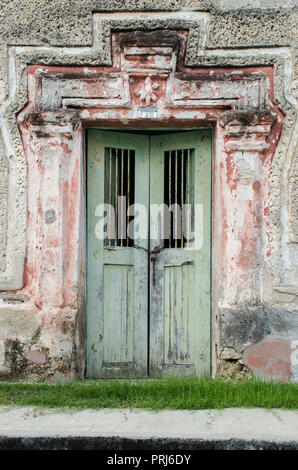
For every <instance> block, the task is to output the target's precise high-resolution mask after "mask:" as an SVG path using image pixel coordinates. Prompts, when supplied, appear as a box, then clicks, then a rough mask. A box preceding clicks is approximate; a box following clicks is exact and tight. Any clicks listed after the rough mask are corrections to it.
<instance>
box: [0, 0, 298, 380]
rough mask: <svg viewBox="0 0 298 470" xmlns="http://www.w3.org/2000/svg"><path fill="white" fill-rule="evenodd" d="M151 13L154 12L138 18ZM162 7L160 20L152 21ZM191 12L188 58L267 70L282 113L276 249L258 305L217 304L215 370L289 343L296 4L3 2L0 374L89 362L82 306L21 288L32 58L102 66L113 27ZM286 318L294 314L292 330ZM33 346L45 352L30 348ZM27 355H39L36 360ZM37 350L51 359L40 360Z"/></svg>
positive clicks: (296, 230) (295, 289)
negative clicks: (19, 117)
mask: <svg viewBox="0 0 298 470" xmlns="http://www.w3.org/2000/svg"><path fill="white" fill-rule="evenodd" d="M256 7H257V8H256ZM148 11H152V15H150V16H149V15H148V13H147V14H146V15H145V14H143V12H148ZM122 12H126V15H127V16H125V15H123V14H122ZM159 12H162V13H161V14H160V16H155V17H154V13H155V14H156V15H158V14H159ZM187 12H201V13H200V15H201V18H202V21H198V26H197V27H193V28H192V31H191V34H190V38H189V44H188V50H187V55H186V62H187V64H188V65H190V66H213V67H221V66H223V67H227V66H230V67H235V66H256V65H265V66H267V65H270V66H273V67H274V99H275V104H276V105H277V106H278V107H279V109H280V110H281V111H282V113H283V114H284V125H283V129H282V134H281V138H280V140H279V143H278V146H277V149H276V151H275V155H274V158H273V163H272V168H271V176H270V194H269V198H270V204H269V205H270V244H271V252H270V256H269V257H268V259H267V261H266V270H265V271H264V273H263V274H262V276H261V278H260V280H261V286H260V291H261V294H260V296H259V297H258V299H257V301H256V302H255V305H248V304H246V303H245V302H242V301H241V302H240V303H238V302H237V301H236V302H235V301H233V302H231V303H230V304H229V302H227V301H226V298H225V300H224V301H223V300H222V299H221V298H220V296H219V297H218V298H217V299H214V302H216V307H217V308H216V310H217V311H216V317H217V320H216V321H215V328H216V331H215V332H214V341H215V343H216V352H215V353H214V361H213V362H214V372H217V373H222V374H223V375H228V376H231V375H232V374H236V375H240V376H241V375H247V374H249V373H250V371H251V370H252V369H251V368H250V369H247V366H246V365H245V364H243V359H242V354H243V351H245V348H247V347H248V346H249V344H250V345H253V344H257V343H258V344H260V343H262V342H264V341H265V342H266V341H268V340H270V339H272V340H275V339H276V338H283V339H287V340H288V339H289V340H295V338H296V336H297V335H296V333H297V315H298V313H297V305H298V301H297V299H298V286H297V278H298V226H297V220H298V219H297V215H298V213H297V210H298V209H297V207H298V181H297V101H296V100H297V83H298V76H297V73H298V72H297V62H298V61H297V57H298V54H297V50H298V49H297V44H295V35H296V36H297V34H295V33H297V28H296V25H297V8H295V2H292V1H291V0H289V1H279V0H278V1H276V2H270V4H269V2H267V1H266V0H259V1H257V2H250V1H247V2H245V1H243V0H241V1H239V0H238V1H237V2H236V1H234V0H229V1H225V2H223V1H222V0H211V1H209V0H201V1H200V0H193V1H191V0H188V1H187V0H185V1H183V0H180V1H179V0H177V1H174V0H165V1H162V0H151V1H150V2H148V1H134V0H131V1H129V0H126V1H125V2H124V1H105V0H102V1H100V0H82V1H80V2H72V1H69V0H62V1H59V2H58V1H57V0H51V1H48V0H47V1H45V0H39V1H37V0H35V1H32V0H31V1H29V0H27V1H25V0H22V1H10V2H7V1H0V23H1V29H0V31H1V32H0V131H1V133H0V169H1V174H0V197H1V200H0V288H1V290H2V294H1V299H0V324H1V325H2V326H1V328H0V341H1V351H2V352H1V354H0V360H1V361H2V362H1V364H0V372H1V373H2V375H3V376H4V377H6V376H10V377H11V376H13V377H18V376H22V377H24V376H25V377H26V376H28V377H37V378H39V377H44V378H55V377H61V376H65V377H67V378H71V377H73V376H74V375H75V374H77V375H80V374H82V373H83V372H82V371H83V369H84V365H83V362H84V354H83V353H82V351H78V350H79V349H80V347H79V346H78V345H77V343H78V342H80V341H77V339H76V338H78V337H83V336H84V324H83V323H82V324H80V321H78V320H77V318H78V314H77V312H78V309H79V308H78V305H77V304H73V305H70V306H68V307H67V308H66V309H65V308H62V309H60V310H59V309H58V310H56V311H55V312H53V314H52V315H51V316H50V320H49V316H47V314H48V312H47V310H41V311H39V312H38V313H37V314H32V308H31V307H32V303H34V302H35V299H33V298H32V297H31V296H30V292H27V291H26V286H24V287H23V272H24V261H25V255H26V204H27V200H26V197H27V186H26V169H27V165H26V160H25V156H24V151H23V145H22V142H21V139H20V134H19V130H18V126H17V123H16V114H17V113H18V112H20V111H21V110H22V108H23V107H24V106H25V105H26V101H27V65H28V64H61V65H71V64H76V65H83V64H90V65H101V64H107V65H108V64H109V63H110V60H111V59H110V57H111V51H110V32H111V27H112V28H114V29H117V28H118V29H121V28H123V27H124V28H128V29H129V28H132V27H137V28H138V29H145V30H146V29H148V28H150V29H154V28H162V27H171V24H172V25H173V27H175V28H177V27H178V26H179V24H180V23H179V22H183V21H184V22H183V25H184V26H185V21H186V20H185V19H184V20H183V18H184V15H185V14H187ZM193 14H194V15H195V13H193ZM119 15H120V16H119ZM121 15H122V16H121ZM175 15H177V16H175ZM179 15H180V16H179ZM151 16H152V17H151ZM150 17H151V18H150ZM179 17H181V20H179ZM181 24H182V23H181ZM132 25H133V26H132ZM214 269H215V271H216V261H215V267H214ZM227 298H228V297H227ZM80 308H82V309H83V307H80ZM285 318H291V320H289V321H288V323H287V326H285V324H284V319H285ZM237 322H240V326H241V325H242V326H243V322H244V324H245V325H246V326H247V329H246V330H245V331H247V334H246V336H245V338H244V339H243V338H242V336H241V335H239V338H238V340H237V341H236V339H235V335H236V336H237V331H238V332H239V329H237V328H238V326H237V325H238V323H237ZM241 322H242V323H241ZM78 324H79V327H78ZM260 325H261V326H260ZM272 325H274V326H272ZM289 325H290V326H289ZM78 328H79V331H78ZM241 328H242V327H241ZM255 330H257V331H258V334H257V335H255V334H254V331H255ZM248 338H249V340H248ZM32 349H33V350H36V351H38V352H39V353H40V354H44V356H38V354H37V353H36V354H35V355H34V354H33V355H32V354H31V355H30V354H29V355H28V351H31V350H32ZM76 356H77V357H80V360H79V362H80V364H77V363H76ZM34 357H36V358H37V357H38V360H36V361H35V362H34ZM42 357H45V358H46V359H45V362H44V363H43V361H42V359H41V358H42ZM28 358H29V359H28ZM30 358H31V359H30ZM32 359H33V360H32ZM290 367H291V368H292V369H291V370H292V375H291V378H292V379H293V378H294V379H295V371H296V369H297V367H296V366H292V365H290ZM296 374H297V371H296ZM296 380H297V375H296Z"/></svg>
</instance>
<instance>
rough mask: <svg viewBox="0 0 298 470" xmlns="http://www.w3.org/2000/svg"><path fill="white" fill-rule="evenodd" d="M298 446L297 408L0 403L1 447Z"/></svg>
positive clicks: (171, 447)
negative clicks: (72, 407)
mask: <svg viewBox="0 0 298 470" xmlns="http://www.w3.org/2000/svg"><path fill="white" fill-rule="evenodd" d="M8 448H9V449H106V450H121V449H122V450H132V449H134V450H136V449H148V450H157V449H158V450H167V449H168V450H175V449H189V450H191V449H259V448H261V449H298V411H288V410H280V409H274V410H264V409H261V408H254V409H241V408H228V409H224V410H198V411H187V410H177V411H176V410H162V411H144V410H128V409H125V410H120V409H119V410H118V409H117V410H115V409H102V410H89V409H88V410H81V411H77V410H54V409H51V410H49V409H42V408H33V407H5V406H2V407H0V449H8Z"/></svg>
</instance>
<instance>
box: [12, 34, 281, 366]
mask: <svg viewBox="0 0 298 470" xmlns="http://www.w3.org/2000/svg"><path fill="white" fill-rule="evenodd" d="M152 34H153V33H152ZM154 37H155V36H154V35H152V36H151V39H150V40H152V38H154ZM187 37H188V32H185V31H178V32H175V33H173V35H171V37H170V39H169V41H168V43H166V45H165V46H164V47H158V46H157V45H153V46H152V45H151V46H150V45H148V44H147V43H146V41H148V37H147V36H146V34H143V35H141V34H134V33H133V32H130V33H129V34H126V33H125V34H124V33H115V34H113V38H112V41H113V51H114V57H113V66H112V67H107V66H104V67H93V66H92V67H87V66H83V67H82V66H69V67H66V66H63V67H60V66H40V65H30V66H29V67H28V103H27V105H26V107H25V108H24V110H23V111H22V112H21V113H20V114H19V116H18V123H19V128H20V132H21V135H22V139H23V144H24V149H25V153H26V157H27V164H28V217H27V234H28V242H27V254H26V265H25V288H24V292H27V293H28V294H30V297H31V298H32V306H31V309H32V312H35V311H37V310H38V309H41V312H39V315H40V318H41V319H42V321H43V322H44V324H45V325H46V328H49V329H51V328H55V327H56V325H57V321H58V320H57V317H59V316H63V315H64V314H65V312H69V315H70V316H71V318H72V320H70V323H71V322H72V321H74V320H73V316H74V315H75V314H76V313H74V312H77V309H78V304H79V303H80V299H79V295H80V291H81V290H83V289H81V288H80V287H81V286H80V283H82V282H83V281H82V280H83V278H84V275H82V271H84V269H85V268H84V260H82V259H81V258H82V252H83V251H84V250H83V249H82V247H81V246H80V243H81V241H80V236H81V235H80V234H81V230H82V229H81V227H80V218H79V214H80V208H81V197H82V184H83V183H82V182H83V180H84V175H83V170H82V169H83V167H84V161H83V140H84V127H87V126H88V127H91V126H100V127H103V128H104V127H107V128H111V129H112V128H123V129H132V128H137V129H143V128H175V129H181V130H182V129H191V128H198V127H201V126H209V127H213V128H214V136H215V138H214V144H213V149H214V155H213V163H214V164H213V208H212V211H213V212H212V214H213V221H212V225H213V240H216V246H217V247H218V248H217V250H218V251H217V253H214V254H213V258H214V259H215V260H216V271H217V273H215V274H214V276H215V282H217V283H218V284H220V289H219V290H220V292H221V296H222V297H221V299H220V301H221V303H222V304H223V305H234V304H239V303H241V302H242V303H245V302H247V303H253V302H254V301H255V299H256V298H258V295H259V294H258V290H259V289H260V286H259V285H260V283H259V278H258V270H260V269H261V268H262V263H264V262H265V260H266V257H268V256H270V253H271V248H270V242H269V239H270V226H269V214H270V212H269V207H268V206H267V205H266V204H267V200H268V197H267V196H268V194H269V192H270V170H271V162H272V158H273V154H274V151H275V148H276V145H277V143H278V139H279V136H280V133H281V128H282V124H283V115H282V113H281V111H280V110H279V109H278V108H277V106H275V105H274V104H273V105H272V104H271V103H274V98H273V96H274V95H273V67H267V66H266V67H231V68H215V67H210V68H205V67H202V68H188V67H185V66H184V53H185V44H186V40H187ZM155 40H156V37H155ZM133 41H135V42H133ZM178 46H179V47H178ZM137 47H138V48H139V49H138V50H137V54H136V50H135V48H137ZM177 47H178V49H179V50H180V53H178V52H177V50H178V49H177ZM142 48H143V49H144V50H143V49H142ZM175 48H176V49H175ZM176 59H177V64H176ZM175 64H176V65H175ZM248 80H249V82H250V84H253V83H255V89H256V90H258V93H259V89H260V87H263V91H264V94H265V95H266V96H265V103H258V102H257V99H259V98H258V96H259V95H258V94H257V93H256V94H255V96H247V95H246V94H247V93H248V91H247V88H248V87H246V82H247V81H248ZM56 82H57V83H59V87H58V89H57V90H56V91H57V93H56V94H55V93H52V95H53V96H52V95H51V93H50V92H49V90H51V87H55V83H56ZM267 83H268V84H269V85H268V87H267V85H266V84H267ZM226 85H228V86H230V87H234V89H235V93H236V98H235V99H234V98H233V99H230V98H227V97H225V86H226ZM46 87H48V88H46ZM241 87H242V88H241ZM251 89H253V87H252V88H251ZM37 90H39V93H37ZM59 93H60V95H59ZM237 93H238V95H237ZM221 94H222V95H223V97H222V98H221ZM56 95H57V96H58V98H57V100H58V101H55V99H56V98H55V96H56ZM51 99H52V102H50V104H49V101H51ZM249 99H254V100H255V110H254V111H251V110H250V111H243V112H241V111H239V108H240V109H241V108H243V107H245V106H246V105H247V102H248V100H249ZM264 106H266V109H263V107H264ZM146 107H147V108H148V107H151V108H152V109H151V110H147V111H146V110H145V114H144V115H142V113H143V112H144V110H142V109H140V108H146ZM154 108H156V109H154ZM258 108H262V111H260V110H258ZM146 112H147V113H148V114H146ZM150 113H152V114H151V115H150ZM274 116H275V117H274ZM45 153H48V156H47V157H46V158H45ZM43 158H45V161H43ZM47 158H48V160H47ZM47 165H48V166H47ZM49 210H53V211H54V212H55V221H54V222H53V223H51V224H46V222H45V214H46V212H47V211H49ZM263 234H264V235H265V240H263ZM214 245H215V243H214ZM73 286H76V287H78V289H73ZM46 309H48V310H47V315H46V314H45V313H44V312H45V311H46ZM49 311H50V313H49ZM63 312H64V313H63ZM58 323H59V322H58ZM253 360H255V361H257V360H259V359H258V358H257V357H255V359H252V361H253ZM254 367H257V362H255V365H254ZM258 367H261V366H258Z"/></svg>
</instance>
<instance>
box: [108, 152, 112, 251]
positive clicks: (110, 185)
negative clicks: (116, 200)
mask: <svg viewBox="0 0 298 470" xmlns="http://www.w3.org/2000/svg"><path fill="white" fill-rule="evenodd" d="M108 151H109V181H108V193H109V207H111V206H112V150H111V147H109V149H108ZM111 217H112V213H111V211H110V210H109V213H108V245H110V244H111V227H112V223H113V221H112V220H111Z"/></svg>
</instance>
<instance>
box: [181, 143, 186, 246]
mask: <svg viewBox="0 0 298 470" xmlns="http://www.w3.org/2000/svg"><path fill="white" fill-rule="evenodd" d="M184 153H185V150H181V248H183V247H184V228H183V205H184Z"/></svg>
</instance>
